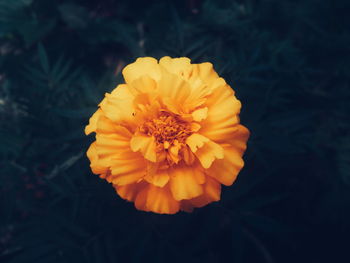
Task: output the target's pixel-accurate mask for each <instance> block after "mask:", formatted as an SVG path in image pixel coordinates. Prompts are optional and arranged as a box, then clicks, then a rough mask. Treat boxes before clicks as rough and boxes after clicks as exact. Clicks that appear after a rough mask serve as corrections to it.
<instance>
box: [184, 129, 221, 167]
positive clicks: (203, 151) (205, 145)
mask: <svg viewBox="0 0 350 263" xmlns="http://www.w3.org/2000/svg"><path fill="white" fill-rule="evenodd" d="M186 144H187V145H188V146H189V147H190V148H191V151H192V152H193V153H194V154H195V156H196V157H197V158H198V160H199V161H200V163H201V164H202V166H203V167H204V168H206V169H207V168H209V167H210V166H211V164H212V163H213V161H214V160H215V159H222V158H224V150H223V148H222V147H221V146H220V145H219V144H216V143H215V142H213V141H211V140H209V139H208V138H206V137H204V136H203V135H200V134H198V133H194V134H192V135H190V136H189V137H188V138H187V139H186Z"/></svg>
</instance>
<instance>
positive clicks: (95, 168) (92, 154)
mask: <svg viewBox="0 0 350 263" xmlns="http://www.w3.org/2000/svg"><path fill="white" fill-rule="evenodd" d="M86 155H87V157H88V158H89V160H90V167H91V170H92V172H93V173H94V174H106V173H107V172H108V167H107V166H104V165H102V164H101V162H100V161H99V159H98V155H97V150H96V142H93V143H92V144H91V145H90V147H89V149H88V150H87V152H86Z"/></svg>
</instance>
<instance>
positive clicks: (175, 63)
mask: <svg viewBox="0 0 350 263" xmlns="http://www.w3.org/2000/svg"><path fill="white" fill-rule="evenodd" d="M159 65H161V66H163V67H164V68H165V69H166V70H167V71H168V72H171V73H173V74H176V75H181V74H183V73H184V72H186V71H188V70H190V69H191V60H190V59H189V58H186V57H182V58H171V57H168V56H166V57H162V58H161V59H160V60H159Z"/></svg>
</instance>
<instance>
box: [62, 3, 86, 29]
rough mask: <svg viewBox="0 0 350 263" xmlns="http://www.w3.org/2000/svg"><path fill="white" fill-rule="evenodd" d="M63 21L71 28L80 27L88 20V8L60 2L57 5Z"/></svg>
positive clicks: (84, 25) (83, 26)
mask: <svg viewBox="0 0 350 263" xmlns="http://www.w3.org/2000/svg"><path fill="white" fill-rule="evenodd" d="M58 10H59V11H60V13H61V17H62V19H63V21H64V22H65V23H66V24H67V25H68V26H69V27H71V28H73V29H82V28H85V27H86V26H87V21H89V14H88V10H87V9H86V8H85V7H82V6H79V5H77V4H73V3H65V4H61V5H60V6H59V7H58Z"/></svg>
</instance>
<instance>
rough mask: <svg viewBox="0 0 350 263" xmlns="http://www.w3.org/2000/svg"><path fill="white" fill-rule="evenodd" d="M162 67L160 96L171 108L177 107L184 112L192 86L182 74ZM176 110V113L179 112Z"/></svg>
mask: <svg viewBox="0 0 350 263" xmlns="http://www.w3.org/2000/svg"><path fill="white" fill-rule="evenodd" d="M161 69H162V78H161V79H160V81H159V82H158V92H159V95H160V97H161V98H162V100H163V103H165V104H166V105H167V106H168V105H169V109H170V110H171V108H175V109H176V110H177V112H182V111H183V108H184V107H185V106H186V102H187V99H188V96H189V95H190V93H191V87H190V86H189V84H188V83H187V82H186V81H185V80H183V79H182V78H181V77H180V76H177V75H175V74H171V73H169V72H167V71H166V70H165V69H164V68H161ZM177 112H175V113H177Z"/></svg>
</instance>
